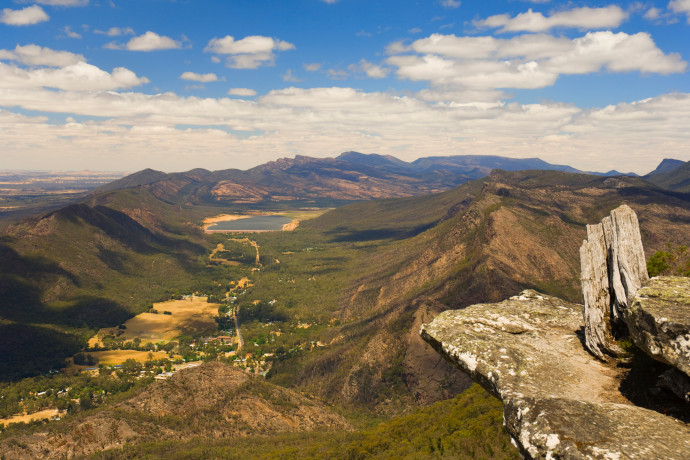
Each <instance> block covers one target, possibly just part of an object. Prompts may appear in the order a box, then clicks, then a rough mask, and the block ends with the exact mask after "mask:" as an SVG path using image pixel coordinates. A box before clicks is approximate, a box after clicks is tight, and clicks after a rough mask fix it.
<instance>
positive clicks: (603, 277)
mask: <svg viewBox="0 0 690 460" xmlns="http://www.w3.org/2000/svg"><path fill="white" fill-rule="evenodd" d="M580 266H581V269H582V271H581V280H582V294H583V297H584V301H585V311H584V318H585V344H586V346H587V349H588V350H590V351H591V352H592V354H594V356H596V357H597V358H599V359H601V360H606V356H607V355H609V356H617V355H619V354H620V353H621V350H620V349H619V347H618V345H617V344H616V342H615V340H614V333H615V332H616V331H623V332H625V328H626V325H625V310H626V309H627V308H628V306H629V305H630V303H631V301H632V299H633V297H634V295H635V293H636V292H637V290H638V289H640V287H642V285H643V284H644V283H645V282H646V281H647V280H648V279H649V275H648V274H647V266H646V262H645V257H644V248H643V246H642V237H641V235H640V226H639V223H638V221H637V215H636V214H635V211H633V210H632V209H631V208H630V207H629V206H627V205H622V206H619V207H618V208H616V209H614V210H613V211H611V215H609V216H608V217H605V218H604V219H603V220H602V221H601V223H600V224H596V225H588V226H587V239H586V240H585V241H583V242H582V246H581V247H580Z"/></svg>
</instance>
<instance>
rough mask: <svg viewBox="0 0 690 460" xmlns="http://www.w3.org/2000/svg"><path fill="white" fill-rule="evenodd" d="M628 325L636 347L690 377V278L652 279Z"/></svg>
mask: <svg viewBox="0 0 690 460" xmlns="http://www.w3.org/2000/svg"><path fill="white" fill-rule="evenodd" d="M627 322H628V329H629V331H630V337H631V338H632V339H633V342H635V345H637V346H638V347H640V348H641V349H642V350H643V351H644V352H645V353H647V354H648V355H649V356H651V357H652V358H654V359H656V360H658V361H661V362H663V363H666V364H670V365H671V366H673V367H675V368H676V369H678V370H680V371H682V372H684V373H685V374H686V375H687V376H690V278H681V277H677V276H660V277H656V278H652V279H651V280H650V281H649V282H648V283H647V284H646V285H645V286H644V287H643V288H642V289H640V290H639V291H637V295H636V296H635V299H634V302H633V303H632V305H631V307H630V308H629V309H628V311H627Z"/></svg>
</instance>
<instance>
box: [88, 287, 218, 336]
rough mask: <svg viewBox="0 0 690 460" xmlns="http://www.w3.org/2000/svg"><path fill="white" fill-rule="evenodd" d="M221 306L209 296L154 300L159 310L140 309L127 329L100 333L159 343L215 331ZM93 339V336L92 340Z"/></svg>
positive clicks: (101, 331)
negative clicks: (162, 300) (209, 299)
mask: <svg viewBox="0 0 690 460" xmlns="http://www.w3.org/2000/svg"><path fill="white" fill-rule="evenodd" d="M218 306H219V305H218V304H215V303H208V302H207V301H206V297H194V298H192V299H183V300H170V301H167V302H159V303H154V304H153V308H154V309H155V310H157V311H158V313H148V312H147V313H140V314H138V315H137V316H135V317H134V318H131V319H129V320H127V321H126V322H125V323H124V326H125V328H126V329H118V328H117V327H114V328H104V329H101V330H100V331H98V334H97V335H98V336H100V337H103V336H105V335H115V336H119V337H120V338H122V339H124V340H126V341H127V340H134V339H135V338H139V339H140V340H141V342H142V343H149V342H152V343H158V342H167V341H170V340H173V339H175V338H177V337H179V336H181V335H191V334H194V333H197V334H202V333H211V332H213V331H215V329H216V323H215V321H214V320H213V317H214V316H216V315H217V313H218ZM164 312H169V313H170V314H165V313H164ZM93 342H94V340H93V338H92V339H91V340H90V341H89V343H93Z"/></svg>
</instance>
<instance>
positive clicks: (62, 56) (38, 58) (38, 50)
mask: <svg viewBox="0 0 690 460" xmlns="http://www.w3.org/2000/svg"><path fill="white" fill-rule="evenodd" d="M0 60H8V61H15V62H19V63H22V64H26V65H30V66H51V67H66V66H69V65H74V64H77V63H79V62H86V58H84V56H82V55H81V54H74V53H70V52H69V51H56V50H52V49H50V48H43V47H41V46H38V45H25V46H21V45H17V46H16V47H15V48H14V50H13V51H9V50H0Z"/></svg>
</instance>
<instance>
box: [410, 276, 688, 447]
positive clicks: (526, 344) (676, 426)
mask: <svg viewBox="0 0 690 460" xmlns="http://www.w3.org/2000/svg"><path fill="white" fill-rule="evenodd" d="M582 309H583V307H582V306H581V305H576V304H571V303H568V302H565V301H563V300H561V299H558V298H555V297H550V296H547V295H543V294H539V293H537V292H535V291H532V290H527V291H523V292H522V293H521V294H520V295H519V296H515V297H511V298H510V299H508V300H505V301H503V302H501V303H496V304H478V305H472V306H470V307H467V308H466V309H463V310H455V311H446V312H443V313H441V314H440V315H439V316H437V317H436V318H435V319H434V320H433V321H432V322H431V323H429V324H425V325H423V326H422V329H421V335H422V337H423V338H424V339H425V340H426V341H427V342H428V343H429V344H431V345H432V346H433V347H434V348H435V349H436V350H437V351H438V352H439V353H441V354H442V355H443V356H444V357H445V358H446V359H448V360H450V361H451V362H452V363H454V364H455V365H456V366H457V367H459V368H460V369H461V370H462V371H464V372H466V373H467V374H469V375H470V376H471V377H472V378H473V379H474V380H475V381H477V382H479V383H480V384H481V385H482V386H483V387H484V388H486V389H487V390H488V391H489V392H491V393H492V394H494V395H495V396H496V397H498V398H500V399H501V400H502V401H503V408H504V409H503V410H504V420H505V424H506V428H507V429H508V432H509V433H510V434H511V436H512V437H513V439H514V440H515V442H516V443H517V444H518V447H519V448H520V449H521V451H522V453H523V454H524V455H526V456H527V457H529V458H546V459H576V458H577V459H579V458H592V459H609V460H611V459H624V458H644V459H664V460H667V459H687V458H688V452H690V427H688V425H686V424H684V423H682V422H679V421H678V420H676V419H673V418H671V417H667V416H665V415H663V414H659V413H657V412H654V411H651V410H647V409H643V408H640V407H637V406H634V405H632V404H631V403H629V402H628V401H627V400H626V399H625V398H624V397H623V396H622V395H621V394H620V392H619V390H618V388H619V384H620V380H619V377H620V376H619V372H618V371H617V370H616V368H615V367H613V366H611V365H609V364H606V363H603V362H601V361H599V360H597V359H596V358H594V357H593V356H592V355H591V354H589V353H588V352H587V351H585V349H584V347H583V343H582V342H583V341H584V337H583V332H582V331H583V329H584V320H583V315H582Z"/></svg>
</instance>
